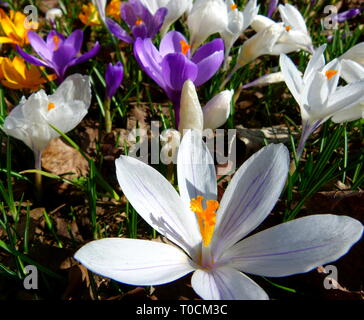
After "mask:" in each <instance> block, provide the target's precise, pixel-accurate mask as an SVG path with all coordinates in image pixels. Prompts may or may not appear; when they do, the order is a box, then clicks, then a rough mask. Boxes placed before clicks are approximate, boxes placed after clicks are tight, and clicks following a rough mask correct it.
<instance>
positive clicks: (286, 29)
mask: <svg viewBox="0 0 364 320" xmlns="http://www.w3.org/2000/svg"><path fill="white" fill-rule="evenodd" d="M278 9H279V12H280V14H281V17H282V20H283V22H279V23H276V22H274V21H273V20H271V19H270V18H268V17H265V16H262V15H257V16H256V17H255V19H254V20H253V21H252V23H251V26H252V28H253V29H254V30H255V31H256V32H258V33H259V32H262V31H263V30H264V29H266V28H268V27H270V26H271V25H273V24H275V25H277V26H278V27H279V28H280V29H281V36H280V38H279V39H278V40H277V41H276V43H275V45H274V46H273V48H272V51H271V53H270V54H271V55H280V54H282V53H290V52H294V51H297V50H306V51H308V52H310V53H313V51H314V49H313V45H312V39H311V37H310V34H309V33H308V30H307V27H306V23H305V20H304V18H303V16H302V15H301V13H300V12H299V11H298V10H297V9H296V8H295V7H294V6H292V5H290V4H286V5H279V7H278Z"/></svg>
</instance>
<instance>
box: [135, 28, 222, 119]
mask: <svg viewBox="0 0 364 320" xmlns="http://www.w3.org/2000/svg"><path fill="white" fill-rule="evenodd" d="M134 55H135V58H136V60H137V61H138V63H139V65H140V66H141V68H142V69H143V70H144V71H145V72H146V73H147V74H148V76H149V77H151V78H152V79H153V80H154V81H155V82H156V83H157V84H158V85H159V86H160V87H161V88H162V89H163V90H164V92H165V93H166V94H167V96H168V98H169V99H170V100H171V101H172V103H173V106H174V108H175V115H176V123H177V124H178V121H179V108H180V100H181V92H182V87H183V84H184V83H185V81H186V80H191V81H192V82H193V83H194V84H195V86H196V87H198V86H200V85H202V84H204V83H205V82H206V81H208V80H209V79H210V78H211V77H212V76H213V75H214V74H215V73H216V71H217V70H218V69H219V68H220V66H221V64H222V62H223V60H224V42H223V40H222V39H215V40H213V41H211V42H209V43H207V44H205V45H203V46H202V47H201V48H199V49H198V50H197V51H196V53H195V54H194V55H193V56H192V55H191V52H190V46H189V45H188V43H187V40H186V38H185V37H184V36H183V35H182V34H181V33H179V32H177V31H170V32H168V33H167V34H166V35H165V36H164V37H163V39H162V41H161V43H160V46H159V50H158V49H157V48H156V47H155V46H154V45H153V43H152V41H151V39H149V38H147V39H141V38H138V39H137V40H136V41H135V44H134Z"/></svg>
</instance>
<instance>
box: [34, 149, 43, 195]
mask: <svg viewBox="0 0 364 320" xmlns="http://www.w3.org/2000/svg"><path fill="white" fill-rule="evenodd" d="M34 158H35V169H36V170H39V171H40V170H42V151H35V152H34ZM34 182H35V197H36V199H37V201H41V199H42V175H41V174H40V173H39V172H36V173H35V177H34Z"/></svg>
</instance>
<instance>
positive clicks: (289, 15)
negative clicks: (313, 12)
mask: <svg viewBox="0 0 364 320" xmlns="http://www.w3.org/2000/svg"><path fill="white" fill-rule="evenodd" d="M278 10H279V12H280V14H281V17H282V20H283V22H284V24H285V25H286V26H291V27H293V28H295V29H298V30H301V31H303V32H305V33H308V32H307V27H306V23H305V20H304V19H303V16H302V14H301V13H300V12H299V11H298V10H297V9H296V8H295V7H294V6H292V5H290V4H286V5H281V4H280V5H279V6H278Z"/></svg>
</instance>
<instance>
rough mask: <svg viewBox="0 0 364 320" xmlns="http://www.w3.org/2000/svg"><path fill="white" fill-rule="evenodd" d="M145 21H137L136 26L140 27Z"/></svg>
mask: <svg viewBox="0 0 364 320" xmlns="http://www.w3.org/2000/svg"><path fill="white" fill-rule="evenodd" d="M143 22H144V21H143V20H142V19H138V20H137V21H135V25H136V26H140V25H141V24H142V23H143Z"/></svg>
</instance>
